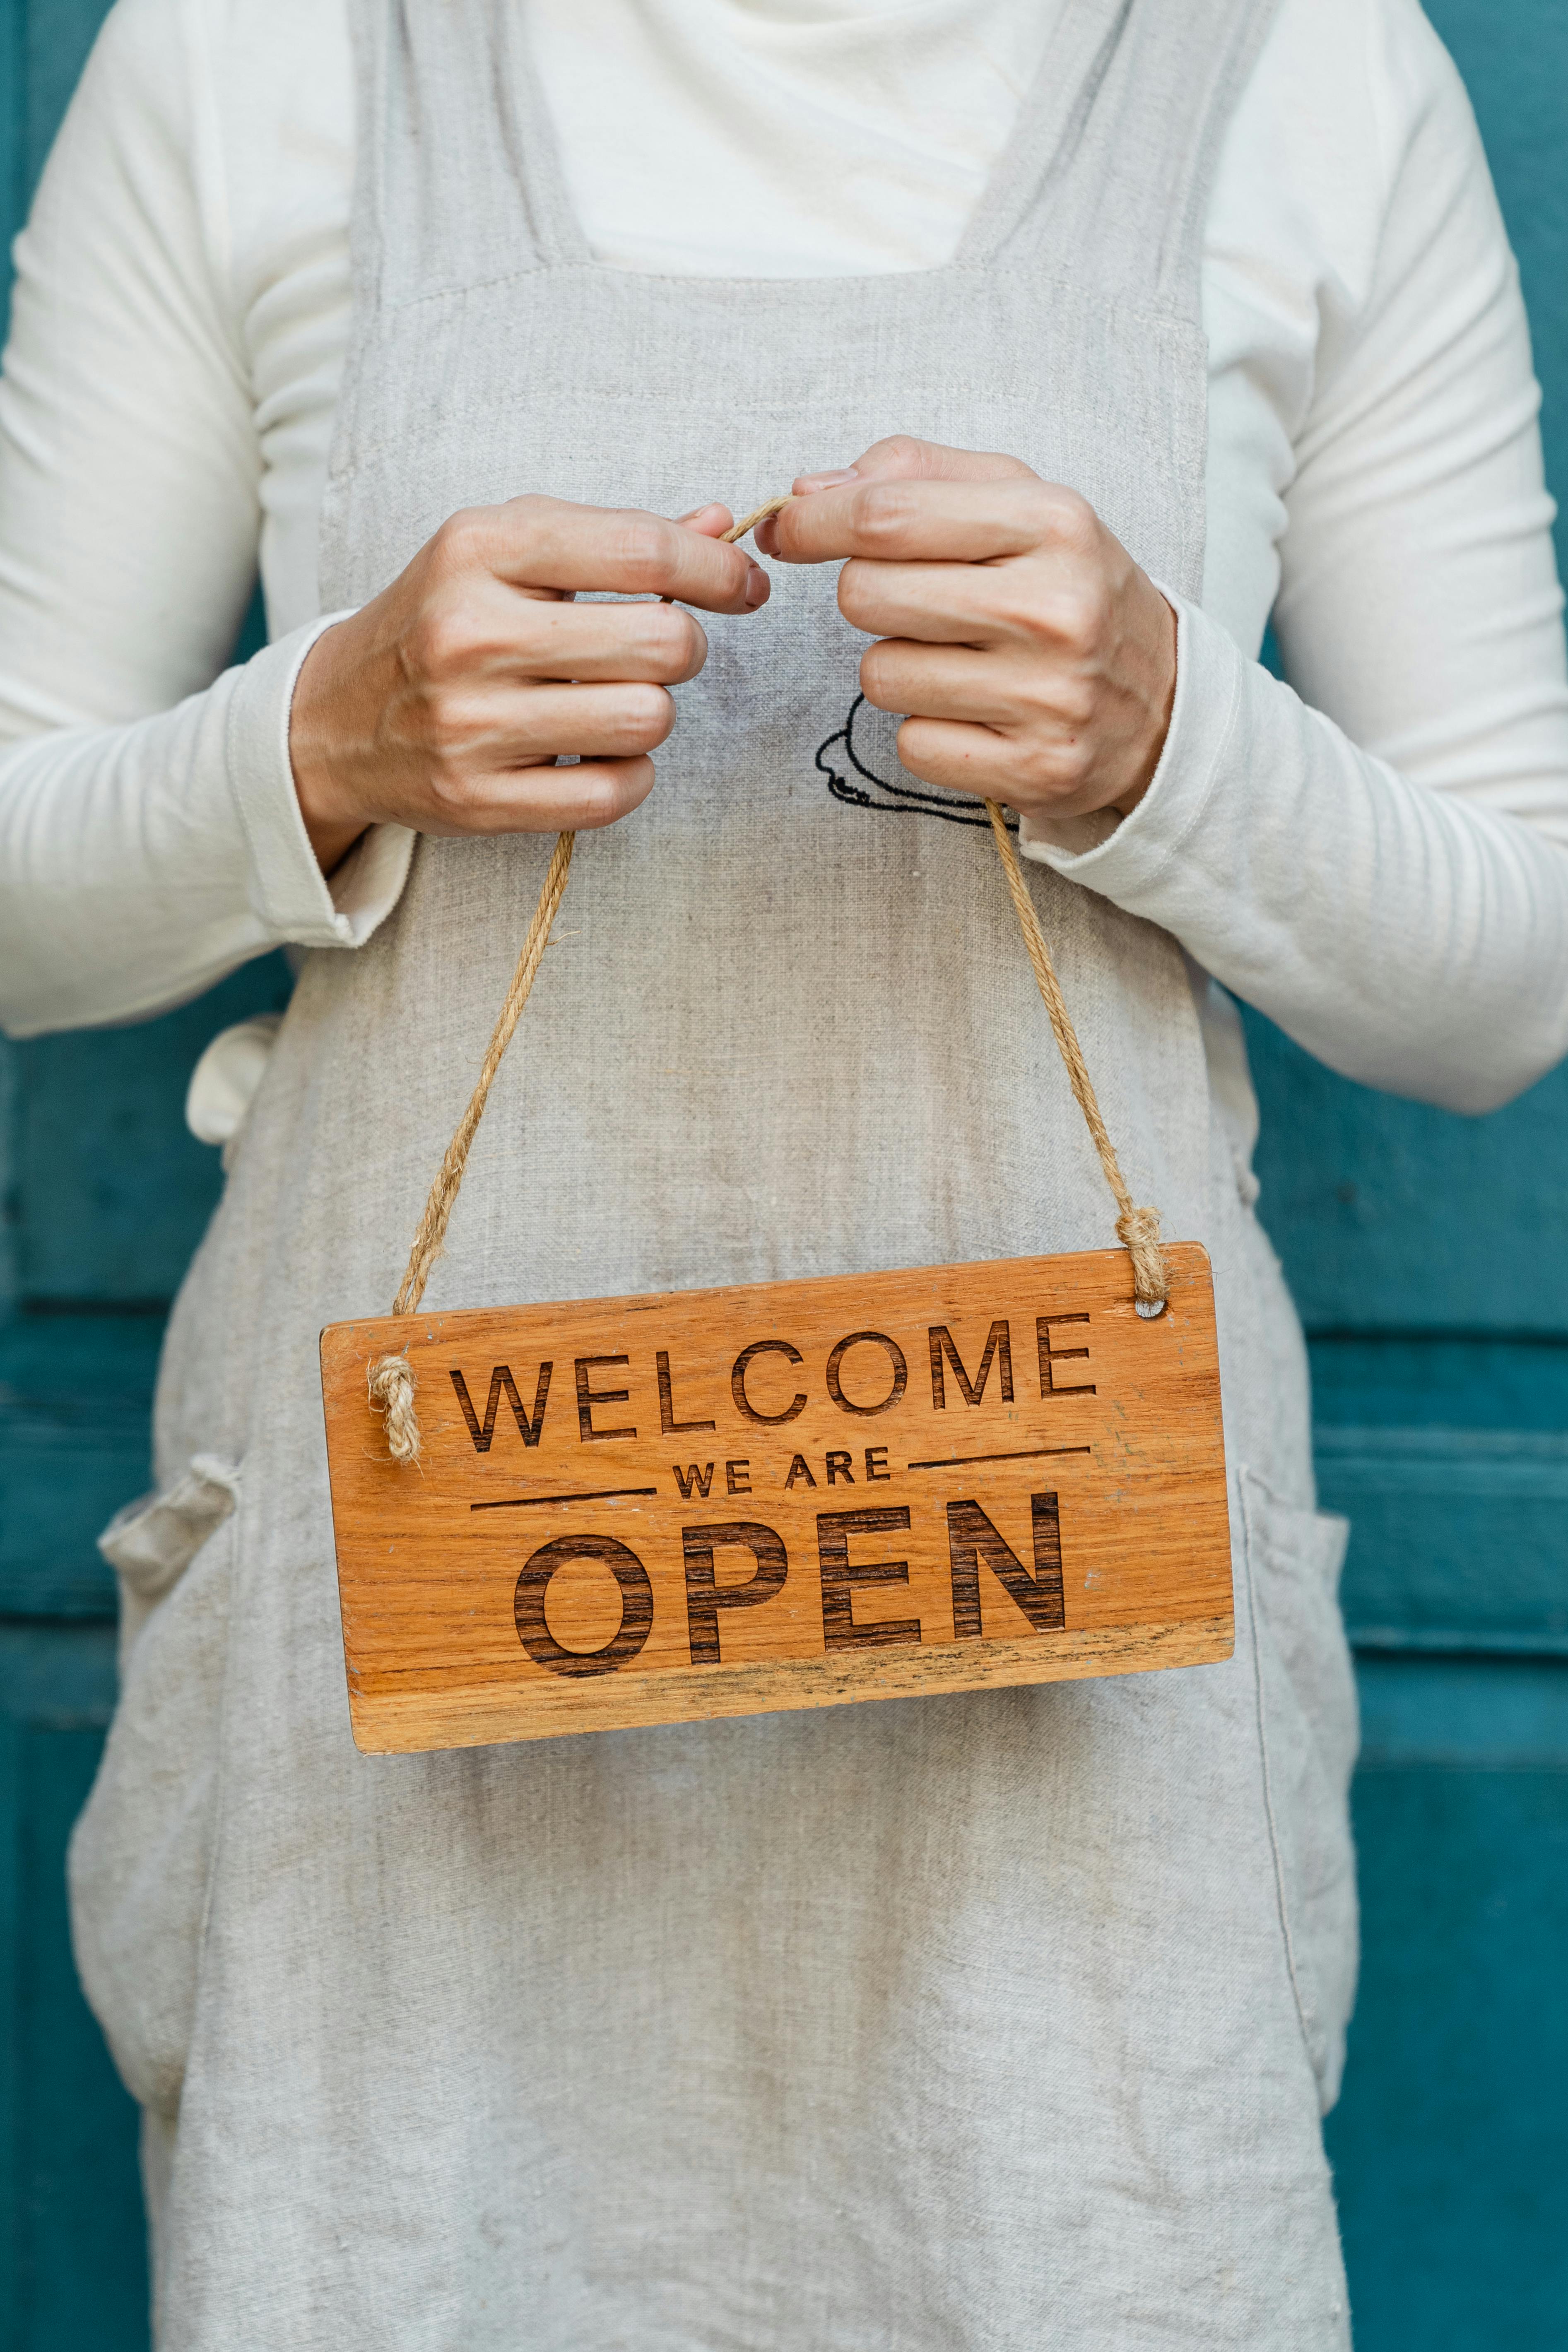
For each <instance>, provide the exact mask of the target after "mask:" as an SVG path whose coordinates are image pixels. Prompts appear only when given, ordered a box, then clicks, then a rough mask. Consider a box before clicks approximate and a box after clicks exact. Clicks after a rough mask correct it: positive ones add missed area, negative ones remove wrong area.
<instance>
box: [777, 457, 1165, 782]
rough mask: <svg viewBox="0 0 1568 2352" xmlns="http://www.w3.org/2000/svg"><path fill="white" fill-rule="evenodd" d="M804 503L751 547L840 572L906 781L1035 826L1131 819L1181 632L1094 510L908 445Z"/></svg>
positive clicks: (822, 484)
mask: <svg viewBox="0 0 1568 2352" xmlns="http://www.w3.org/2000/svg"><path fill="white" fill-rule="evenodd" d="M757 544H758V546H759V548H760V549H761V550H762V551H763V554H765V555H771V556H774V557H777V558H778V559H779V560H780V561H781V562H785V563H826V562H835V561H837V560H839V559H847V560H846V561H845V562H844V569H843V571H842V572H840V573H839V575H838V608H839V611H840V612H841V613H842V614H843V615H844V617H845V619H846V620H847V622H849V623H850V625H852V626H853V627H855V628H857V629H865V630H867V631H868V633H869V634H870V635H873V636H874V637H876V639H877V640H878V642H877V643H876V644H875V645H874V646H870V647H868V650H867V652H866V654H865V655H864V656H863V657H862V659H861V663H860V685H861V688H862V691H863V692H864V694H865V696H866V699H867V700H868V702H873V703H875V704H876V705H877V707H878V709H881V710H891V711H901V712H906V713H908V716H907V717H906V718H905V719H904V723H903V725H902V727H901V728H900V730H899V757H900V760H901V761H903V763H904V765H905V767H906V768H907V769H908V770H909V772H910V774H911V775H914V776H919V777H920V778H921V780H922V782H926V783H929V784H936V785H939V786H946V787H948V788H949V789H951V790H952V791H955V792H963V793H974V794H976V795H978V796H981V797H984V798H989V799H992V800H999V801H1005V802H1006V803H1008V805H1009V806H1010V807H1012V808H1015V809H1017V810H1018V811H1019V812H1020V813H1021V814H1024V815H1026V816H1032V817H1041V818H1046V819H1049V818H1053V817H1056V818H1060V817H1073V816H1088V815H1090V814H1093V813H1094V812H1095V811H1096V810H1098V809H1107V808H1113V809H1116V810H1118V811H1120V812H1121V814H1123V815H1125V814H1127V813H1128V811H1129V810H1131V809H1132V808H1135V807H1136V806H1137V804H1138V803H1139V802H1140V801H1141V800H1142V797H1143V794H1144V793H1146V792H1147V791H1148V789H1149V784H1150V782H1151V780H1152V776H1153V773H1154V771H1155V768H1156V767H1157V766H1158V764H1159V760H1160V753H1161V751H1162V750H1163V746H1164V741H1165V733H1166V730H1167V729H1168V727H1169V726H1170V723H1171V704H1172V699H1173V696H1174V693H1175V686H1176V618H1175V614H1174V613H1173V611H1172V609H1171V607H1170V605H1169V604H1167V603H1166V602H1165V599H1164V598H1163V596H1162V595H1161V593H1160V592H1159V590H1158V589H1157V588H1156V587H1155V585H1154V583H1153V582H1152V580H1151V579H1150V578H1149V576H1148V574H1147V573H1146V572H1141V571H1140V570H1139V568H1138V566H1137V564H1136V563H1134V562H1133V561H1132V558H1131V556H1130V555H1129V554H1128V552H1127V551H1126V549H1125V548H1124V547H1123V546H1122V545H1121V542H1120V541H1118V540H1116V539H1114V538H1113V537H1112V536H1111V534H1110V531H1109V530H1107V529H1106V527H1105V525H1104V524H1103V523H1102V522H1101V521H1100V517H1099V516H1098V515H1097V514H1096V513H1095V511H1094V509H1093V508H1092V507H1091V506H1089V503H1088V501H1087V500H1086V499H1081V498H1080V497H1079V495H1078V493H1077V492H1076V491H1075V490H1070V489H1066V488H1063V487H1062V486H1061V485H1060V484H1059V483H1057V482H1046V481H1042V480H1041V478H1040V477H1039V476H1038V475H1037V474H1036V473H1032V472H1031V471H1030V469H1029V467H1027V466H1026V465H1023V464H1022V463H1021V462H1020V461H1019V460H1018V459H1017V458H1016V457H986V456H983V455H980V454H978V453H976V452H974V451H972V450H967V449H944V448H942V447H940V446H938V445H937V444H936V443H934V442H930V441H915V440H911V439H909V438H907V437H905V436H899V437H897V438H895V439H893V440H889V441H879V442H878V443H877V444H876V446H875V447H874V448H871V449H868V451H867V452H866V454H865V456H864V457H858V458H857V459H856V461H855V464H854V465H853V467H848V468H847V469H845V470H844V471H842V472H836V473H826V474H803V475H802V476H801V477H800V478H799V479H798V480H797V481H796V482H795V498H794V499H792V502H791V503H790V505H788V506H787V507H785V508H784V510H783V512H782V513H781V514H779V515H777V516H776V517H775V518H774V519H773V520H772V521H771V522H768V523H765V524H763V526H762V527H761V528H760V529H759V530H758V532H757Z"/></svg>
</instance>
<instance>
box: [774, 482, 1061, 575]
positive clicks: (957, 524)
mask: <svg viewBox="0 0 1568 2352" xmlns="http://www.w3.org/2000/svg"><path fill="white" fill-rule="evenodd" d="M1083 508H1084V501H1083V500H1082V499H1079V498H1077V497H1076V495H1075V494H1074V493H1073V492H1072V491H1070V490H1062V489H1060V488H1058V487H1057V485H1055V484H1054V483H1049V482H1040V481H1036V480H1034V479H1033V478H1030V479H1028V480H1018V479H1009V480H1005V481H978V482H952V481H877V482H862V481H855V482H842V483H840V484H839V485H838V486H837V488H832V489H826V490H818V491H816V493H815V495H814V496H812V497H810V498H801V499H792V500H791V501H790V503H789V505H788V506H787V507H785V508H784V511H783V513H782V514H781V515H780V516H779V518H778V530H777V533H776V539H775V550H776V552H777V554H778V555H779V556H780V558H781V559H782V560H783V561H784V562H786V563H826V562H832V561H833V560H834V559H835V558H836V557H844V556H849V555H863V556H868V557H870V558H871V559H873V560H874V561H876V562H884V563H885V562H928V563H929V562H954V563H982V562H987V561H994V559H995V558H997V557H999V556H1008V555H1024V554H1027V553H1029V552H1030V551H1033V550H1034V549H1035V548H1037V547H1040V546H1043V545H1047V544H1049V543H1051V542H1053V541H1058V540H1065V539H1068V537H1069V536H1071V537H1074V538H1076V537H1078V536H1081V534H1082V531H1083V522H1082V517H1081V514H1080V511H1079V510H1080V509H1083Z"/></svg>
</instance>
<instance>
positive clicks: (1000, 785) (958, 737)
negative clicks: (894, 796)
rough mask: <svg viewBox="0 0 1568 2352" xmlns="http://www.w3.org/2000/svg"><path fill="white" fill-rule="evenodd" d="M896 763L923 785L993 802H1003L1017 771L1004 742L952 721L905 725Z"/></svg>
mask: <svg viewBox="0 0 1568 2352" xmlns="http://www.w3.org/2000/svg"><path fill="white" fill-rule="evenodd" d="M899 757H900V760H901V761H902V762H903V764H904V766H905V767H906V768H907V769H908V770H909V772H910V775H911V776H918V777H919V778H920V779H921V782H922V783H927V784H940V785H942V786H943V787H944V788H945V789H946V790H947V791H949V792H957V793H973V794H974V795H975V796H976V797H977V798H979V799H985V798H987V797H989V798H990V799H992V800H1003V799H1005V797H1006V791H1007V785H1008V783H1009V782H1011V781H1012V780H1013V772H1014V771H1015V769H1016V765H1017V762H1016V759H1015V757H1014V756H1013V746H1012V744H1011V743H1010V742H1009V740H1008V739H1007V737H1006V736H1005V735H999V734H997V733H996V732H995V730H994V729H992V728H990V727H978V726H965V725H963V724H961V723H960V722H958V721H957V720H954V719H905V721H904V723H903V725H902V726H901V727H900V730H899Z"/></svg>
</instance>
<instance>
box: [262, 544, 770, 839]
mask: <svg viewBox="0 0 1568 2352" xmlns="http://www.w3.org/2000/svg"><path fill="white" fill-rule="evenodd" d="M730 520H731V518H730V515H729V512H728V510H727V509H725V508H723V507H721V506H710V507H703V508H701V509H699V511H698V512H697V513H695V514H691V515H687V516H684V517H683V518H682V519H681V520H680V521H679V522H669V521H667V520H665V519H664V518H663V517H662V516H659V515H651V514H640V513H637V512H633V511H628V510H624V509H615V508H607V507H583V506H570V505H568V504H566V503H565V501H564V500H563V499H546V498H520V499H509V500H508V501H507V503H506V505H504V506H500V507H476V508H474V509H471V510H470V511H468V512H467V513H463V514H457V515H454V516H453V517H452V519H451V520H450V521H449V522H446V523H443V524H442V526H441V528H440V530H438V531H437V533H436V536H435V538H434V539H432V540H430V541H428V542H427V543H426V545H425V546H424V547H422V548H421V549H420V551H419V553H418V554H417V555H416V557H415V558H414V561H413V562H412V563H410V564H409V565H408V567H407V569H406V571H405V572H401V573H400V574H399V576H398V577H397V579H395V581H394V582H393V583H392V585H391V586H390V587H389V588H386V589H384V590H383V592H382V593H381V594H380V595H379V596H377V597H374V599H373V600H372V602H371V603H370V604H366V605H364V606H363V609H362V610H361V611H360V612H358V613H355V614H353V616H352V617H351V618H350V619H348V620H346V621H340V622H339V623H338V624H337V625H336V626H335V627H334V628H331V629H328V630H327V631H326V632H325V633H324V634H323V635H321V637H319V638H318V639H317V641H316V643H315V644H314V645H313V646H311V648H310V653H309V654H308V655H307V656H306V658H305V661H304V664H303V667H301V669H300V677H299V680H298V682H297V684H296V686H295V689H294V704H293V709H292V712H291V714H290V718H289V756H290V758H291V760H292V762H293V768H294V783H295V790H296V791H297V793H298V794H299V798H300V810H301V813H302V814H303V816H304V819H305V829H306V831H307V833H308V834H309V835H310V845H311V847H312V848H313V849H314V850H315V853H316V856H317V857H318V858H319V859H320V861H321V870H322V871H323V873H328V874H330V873H331V870H332V868H333V866H336V865H337V863H338V861H339V860H340V859H341V858H342V856H343V855H344V853H345V852H346V851H347V850H348V849H349V848H350V847H352V845H353V843H354V842H355V841H356V840H357V839H358V837H359V835H361V834H362V833H363V831H364V829H365V827H366V826H367V825H370V824H406V825H412V826H414V827H415V828H416V830H417V831H418V832H420V833H437V834H468V833H552V832H555V831H558V830H559V829H560V828H562V827H563V826H577V827H586V826H593V825H604V824H613V823H614V822H615V820H616V817H620V816H625V815H626V813H627V811H628V810H630V809H635V808H636V807H637V803H639V802H640V801H642V800H644V799H646V798H647V793H648V792H649V791H650V790H651V788H652V784H653V761H651V760H650V759H649V757H648V754H649V752H650V751H655V750H657V749H658V745H659V744H660V743H662V742H663V741H664V739H665V737H666V736H667V735H668V733H669V730H670V729H671V727H673V725H674V724H675V705H674V703H673V702H672V701H671V699H670V697H669V694H668V691H667V689H668V688H669V687H671V686H679V684H681V683H682V681H683V680H685V679H687V678H689V677H696V675H697V673H698V671H699V670H700V668H701V667H702V665H703V663H704V661H705V660H706V659H707V657H708V640H707V637H706V636H705V635H703V632H702V628H701V625H700V623H699V622H698V621H697V620H696V619H694V617H693V616H692V614H689V613H688V612H683V611H682V610H681V604H698V605H700V606H701V607H702V609H703V610H704V611H706V612H710V613H747V612H753V611H755V609H756V608H757V606H758V605H760V604H764V603H765V602H766V601H767V594H768V578H767V574H766V572H763V569H762V566H761V565H760V564H757V563H753V562H752V559H751V558H750V556H749V555H747V554H746V553H745V552H744V551H743V550H742V549H741V548H739V547H726V546H724V545H723V544H721V541H720V540H719V538H718V536H717V534H718V533H719V532H721V531H723V530H728V529H729V528H730ZM579 589H597V590H601V591H604V590H609V591H616V592H619V593H622V594H625V595H631V596H642V597H648V598H658V597H678V598H679V599H680V604H660V603H651V602H650V603H646V604H574V603H573V601H572V599H573V597H574V594H575V593H576V592H577V591H578V590H579ZM563 753H575V754H576V755H577V756H578V759H579V762H580V764H579V765H578V766H576V767H569V768H558V767H556V766H555V764H554V762H555V761H556V760H557V758H559V757H560V756H561V754H563Z"/></svg>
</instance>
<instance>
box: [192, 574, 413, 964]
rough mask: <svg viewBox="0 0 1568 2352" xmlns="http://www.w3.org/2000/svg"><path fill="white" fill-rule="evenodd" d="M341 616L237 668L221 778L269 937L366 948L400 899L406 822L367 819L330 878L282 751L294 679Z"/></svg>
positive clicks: (409, 853) (409, 836)
mask: <svg viewBox="0 0 1568 2352" xmlns="http://www.w3.org/2000/svg"><path fill="white" fill-rule="evenodd" d="M348 617H349V616H348V614H347V613H346V612H344V613H325V614H322V615H321V619H320V620H316V621H310V622H308V623H307V624H306V625H305V626H304V627H303V628H300V629H293V630H291V631H290V632H289V635H287V636H286V637H279V640H278V642H277V644H276V645H271V646H267V647H266V648H265V649H264V650H263V651H262V652H261V653H258V654H257V655H256V656H254V657H253V658H252V659H251V660H250V661H248V662H247V663H246V665H245V667H244V668H243V669H241V670H240V671H239V672H238V673H237V676H236V679H235V686H234V692H233V695H232V696H231V698H230V701H229V706H228V720H227V725H226V730H225V751H226V761H227V767H228V786H229V791H230V793H232V794H233V797H234V804H235V808H236V810H237V814H238V817H239V822H240V824H241V826H242V827H243V828H244V832H245V838H246V843H247V847H248V849H249V853H250V884H249V898H250V903H251V906H252V908H254V910H255V912H256V913H257V915H258V917H259V918H260V919H261V921H262V922H264V923H265V924H266V925H267V928H268V930H269V931H270V932H271V933H272V934H273V936H274V938H275V939H277V940H279V941H280V942H281V941H284V940H288V941H289V942H291V943H293V944H294V945H296V946H299V947H307V948H357V947H363V944H364V942H365V940H368V939H369V937H370V935H371V933H372V932H373V931H374V929H376V927H377V925H378V924H380V923H382V922H384V920H385V919H386V917H387V916H388V915H389V914H390V913H391V912H392V909H393V908H394V907H395V906H396V904H397V901H398V899H399V898H401V897H402V895H403V887H404V884H405V882H406V881H407V879H408V867H409V864H410V861H411V860H412V858H413V856H414V840H415V836H414V835H413V833H412V832H410V830H409V829H408V827H407V826H406V825H401V824H375V825H372V826H371V827H370V828H369V830H368V831H367V832H365V833H364V834H362V835H361V836H360V838H359V840H358V841H356V842H355V844H354V845H353V848H352V849H351V850H350V851H349V853H348V855H347V856H346V857H345V858H344V859H343V860H342V864H341V865H340V866H337V867H336V868H335V869H334V871H333V873H332V875H331V879H330V880H328V879H327V878H326V877H324V876H323V875H322V872H321V867H320V866H319V865H318V864H317V862H316V853H315V851H314V850H313V849H312V848H311V846H310V835H309V834H308V833H307V832H306V830H305V820H304V817H303V816H302V814H300V801H299V795H298V794H297V793H296V792H295V789H294V771H293V767H292V764H291V763H290V761H289V710H290V709H291V707H292V704H293V700H294V687H295V683H296V681H297V679H298V678H299V676H300V669H301V667H303V664H304V660H305V656H306V655H307V654H308V653H309V652H310V647H311V646H313V645H314V644H315V642H316V639H317V638H318V637H319V636H321V635H322V634H323V633H324V632H325V631H326V630H328V629H330V628H331V627H332V626H333V625H334V623H336V622H338V621H342V620H346V619H347V618H348Z"/></svg>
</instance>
